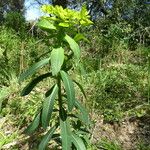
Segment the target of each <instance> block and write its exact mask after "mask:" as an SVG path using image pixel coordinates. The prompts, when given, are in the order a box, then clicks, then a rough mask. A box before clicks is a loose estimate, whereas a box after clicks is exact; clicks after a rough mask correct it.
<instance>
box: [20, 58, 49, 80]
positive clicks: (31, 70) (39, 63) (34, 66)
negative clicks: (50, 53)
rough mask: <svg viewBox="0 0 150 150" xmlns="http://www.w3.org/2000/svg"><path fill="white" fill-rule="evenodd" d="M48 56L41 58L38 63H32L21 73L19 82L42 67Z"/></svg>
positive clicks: (47, 60) (46, 62)
mask: <svg viewBox="0 0 150 150" xmlns="http://www.w3.org/2000/svg"><path fill="white" fill-rule="evenodd" d="M49 60H50V58H47V59H43V60H41V61H39V62H38V63H36V64H34V65H33V66H32V67H30V68H29V69H28V70H26V71H25V72H24V73H22V74H21V75H20V77H19V82H22V81H23V80H25V79H26V78H27V77H28V76H31V75H33V74H34V73H35V72H36V71H37V70H38V69H40V68H41V67H43V66H44V65H46V64H48V63H49Z"/></svg>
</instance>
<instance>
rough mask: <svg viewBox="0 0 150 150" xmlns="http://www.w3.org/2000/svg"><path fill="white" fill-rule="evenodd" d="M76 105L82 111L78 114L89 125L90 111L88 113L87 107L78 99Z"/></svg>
mask: <svg viewBox="0 0 150 150" xmlns="http://www.w3.org/2000/svg"><path fill="white" fill-rule="evenodd" d="M75 106H76V107H77V108H78V109H79V110H80V112H81V115H79V116H78V117H79V118H80V119H81V121H83V122H84V123H85V124H87V125H88V124H90V120H89V116H88V113H87V111H86V109H85V108H84V107H83V106H82V105H81V104H80V102H79V101H78V100H76V101H75Z"/></svg>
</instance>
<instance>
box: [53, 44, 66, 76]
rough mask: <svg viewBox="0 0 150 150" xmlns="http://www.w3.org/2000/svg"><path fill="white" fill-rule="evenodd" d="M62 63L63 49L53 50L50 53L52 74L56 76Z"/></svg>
mask: <svg viewBox="0 0 150 150" xmlns="http://www.w3.org/2000/svg"><path fill="white" fill-rule="evenodd" d="M63 62H64V49H63V48H62V47H60V48H55V49H53V50H52V52H51V68H52V74H53V76H54V75H57V73H58V72H59V71H60V69H61V66H62V65H63Z"/></svg>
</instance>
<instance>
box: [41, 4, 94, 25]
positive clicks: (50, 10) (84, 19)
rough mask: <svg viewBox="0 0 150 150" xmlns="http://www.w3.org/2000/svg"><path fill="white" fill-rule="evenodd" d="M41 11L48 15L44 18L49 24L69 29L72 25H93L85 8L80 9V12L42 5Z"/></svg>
mask: <svg viewBox="0 0 150 150" xmlns="http://www.w3.org/2000/svg"><path fill="white" fill-rule="evenodd" d="M41 9H42V11H43V12H44V13H47V14H49V15H50V16H49V17H45V18H47V19H48V20H50V21H51V22H53V23H55V24H57V25H58V26H62V27H71V26H74V25H83V26H88V25H91V24H93V22H92V21H90V19H89V18H90V16H89V15H88V11H87V9H86V7H85V6H83V7H82V9H81V11H76V10H71V9H68V8H65V9H63V7H62V6H57V5H56V6H52V5H43V6H42V8H41Z"/></svg>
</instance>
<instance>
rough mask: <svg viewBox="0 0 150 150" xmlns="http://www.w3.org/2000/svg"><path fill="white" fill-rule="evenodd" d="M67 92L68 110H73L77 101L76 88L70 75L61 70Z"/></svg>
mask: <svg viewBox="0 0 150 150" xmlns="http://www.w3.org/2000/svg"><path fill="white" fill-rule="evenodd" d="M60 74H61V77H62V80H63V83H64V86H65V90H66V94H67V102H68V110H69V111H71V110H72V109H73V106H74V103H75V89H74V85H73V82H72V80H71V79H70V77H69V76H68V74H67V73H66V72H64V71H60Z"/></svg>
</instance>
